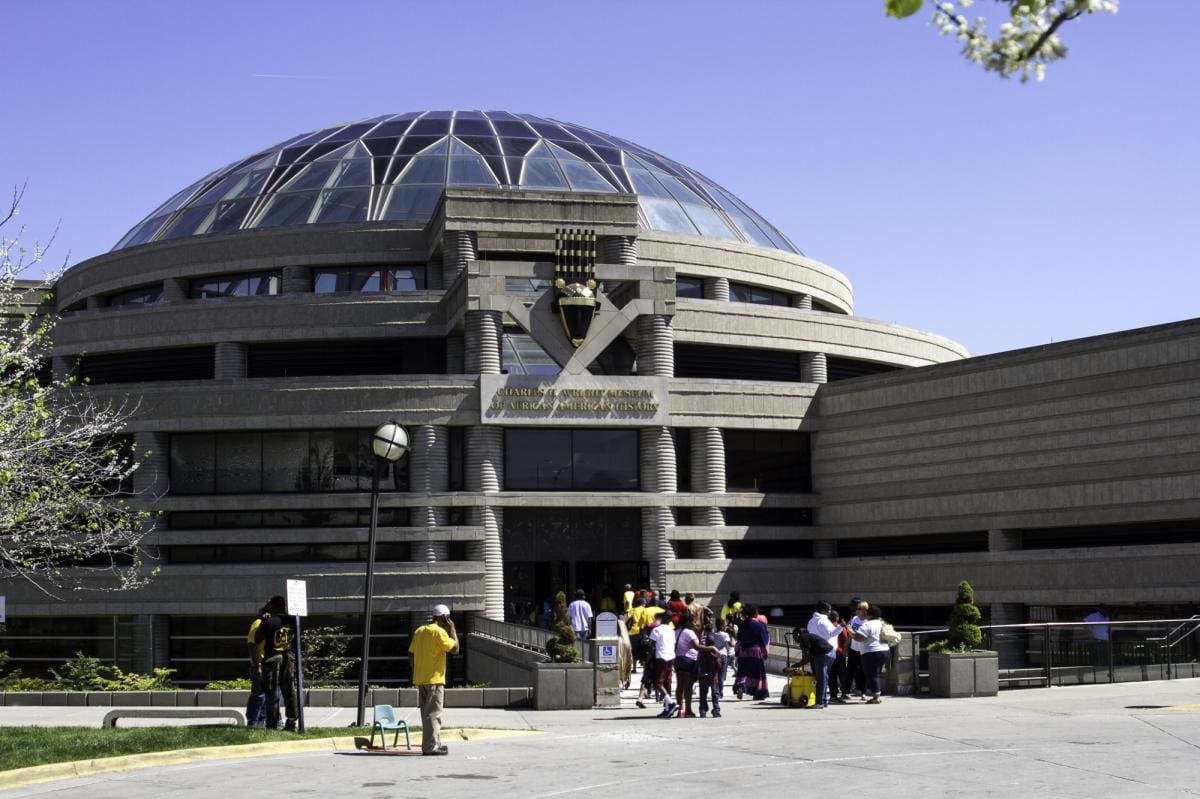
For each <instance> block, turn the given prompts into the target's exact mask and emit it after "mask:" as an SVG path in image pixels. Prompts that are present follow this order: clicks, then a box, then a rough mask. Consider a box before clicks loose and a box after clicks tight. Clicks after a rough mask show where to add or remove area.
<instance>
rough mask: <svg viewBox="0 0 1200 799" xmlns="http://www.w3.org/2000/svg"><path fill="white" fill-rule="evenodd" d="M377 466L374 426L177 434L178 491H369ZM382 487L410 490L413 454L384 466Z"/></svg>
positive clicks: (174, 489)
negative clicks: (372, 442) (372, 435)
mask: <svg viewBox="0 0 1200 799" xmlns="http://www.w3.org/2000/svg"><path fill="white" fill-rule="evenodd" d="M373 469H374V458H373V456H372V454H371V449H370V431H368V430H307V431H284V432H266V433H263V432H237V433H179V434H175V435H172V436H171V493H173V494H213V493H216V494H239V493H259V492H266V493H276V492H281V493H282V492H297V491H298V492H324V491H368V490H370V488H371V476H372V470H373ZM380 487H381V488H382V489H383V490H386V491H407V490H408V459H407V458H404V459H402V460H401V461H399V463H398V464H387V465H386V466H385V467H384V472H383V474H382V475H381V486H380ZM261 523H262V522H261V520H260V521H259V522H258V523H257V524H256V523H254V522H253V521H251V522H248V523H247V524H245V525H242V524H234V525H231V526H239V527H240V526H258V525H259V524H261Z"/></svg>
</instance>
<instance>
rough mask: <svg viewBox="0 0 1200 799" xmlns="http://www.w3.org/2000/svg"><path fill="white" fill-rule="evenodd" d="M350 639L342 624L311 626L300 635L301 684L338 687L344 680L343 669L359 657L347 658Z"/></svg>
mask: <svg viewBox="0 0 1200 799" xmlns="http://www.w3.org/2000/svg"><path fill="white" fill-rule="evenodd" d="M348 646H350V639H349V637H348V636H347V635H346V629H345V628H344V627H311V628H309V629H307V630H304V631H303V632H302V633H301V634H300V651H301V655H302V656H303V661H304V662H303V664H302V668H303V669H304V685H305V687H308V688H337V687H341V686H342V685H343V684H344V683H345V682H346V672H348V671H349V670H350V669H351V668H352V667H353V666H356V665H358V664H359V663H360V662H361V661H362V658H358V657H347V656H346V648H347V647H348Z"/></svg>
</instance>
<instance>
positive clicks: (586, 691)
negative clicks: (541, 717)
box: [533, 663, 596, 710]
mask: <svg viewBox="0 0 1200 799" xmlns="http://www.w3.org/2000/svg"><path fill="white" fill-rule="evenodd" d="M592 671H593V669H592V664H591V663H539V664H537V668H536V669H535V670H534V673H533V678H534V684H533V706H534V708H535V709H537V710H582V709H584V708H587V709H590V708H591V707H592V706H593V705H595V704H596V686H595V682H594V677H593V675H592Z"/></svg>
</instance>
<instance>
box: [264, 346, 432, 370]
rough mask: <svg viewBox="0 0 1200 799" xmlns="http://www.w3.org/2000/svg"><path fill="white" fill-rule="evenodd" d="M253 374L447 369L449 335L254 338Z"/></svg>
mask: <svg viewBox="0 0 1200 799" xmlns="http://www.w3.org/2000/svg"><path fill="white" fill-rule="evenodd" d="M246 373H247V376H248V377H311V376H321V375H402V374H403V375H413V374H417V375H429V374H445V373H446V343H445V341H444V340H443V339H423V338H415V339H351V340H348V341H296V342H287V343H280V344H251V345H250V346H249V347H248V348H247V357H246Z"/></svg>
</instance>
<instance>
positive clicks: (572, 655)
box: [546, 591, 579, 663]
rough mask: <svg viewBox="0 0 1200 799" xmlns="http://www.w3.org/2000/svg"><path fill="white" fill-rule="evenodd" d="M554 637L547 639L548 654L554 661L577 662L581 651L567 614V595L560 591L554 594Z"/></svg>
mask: <svg viewBox="0 0 1200 799" xmlns="http://www.w3.org/2000/svg"><path fill="white" fill-rule="evenodd" d="M550 629H551V630H553V631H554V637H553V638H550V639H549V640H547V641H546V654H548V655H549V656H550V660H551V661H552V662H554V663H575V662H576V661H578V660H579V652H578V651H577V650H576V649H575V631H574V630H572V629H571V619H570V617H568V616H567V595H566V594H565V593H563V592H562V591H559V592H558V593H557V594H555V595H554V618H553V619H552V620H551V622H550Z"/></svg>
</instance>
